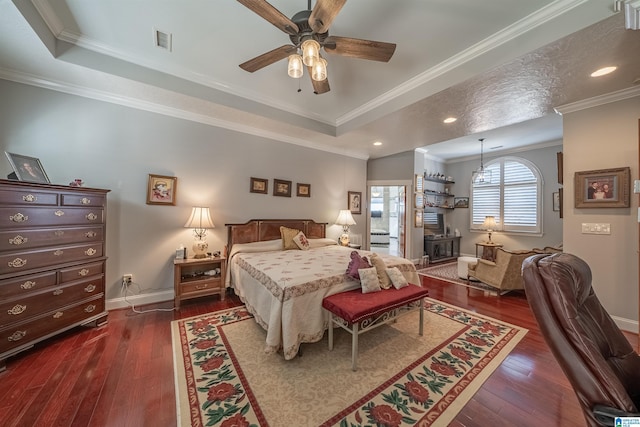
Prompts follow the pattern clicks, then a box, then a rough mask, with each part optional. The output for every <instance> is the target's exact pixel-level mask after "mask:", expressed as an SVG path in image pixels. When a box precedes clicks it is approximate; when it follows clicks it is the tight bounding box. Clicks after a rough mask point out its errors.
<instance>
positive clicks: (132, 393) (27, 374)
mask: <svg viewBox="0 0 640 427" xmlns="http://www.w3.org/2000/svg"><path fill="white" fill-rule="evenodd" d="M423 285H424V286H426V287H428V288H429V289H430V290H431V297H432V298H435V299H438V300H441V301H443V302H447V303H451V304H454V305H457V306H459V307H463V308H466V309H469V310H472V311H475V312H477V313H481V314H485V315H488V316H491V317H494V318H497V319H501V320H503V321H506V322H509V323H512V324H515V325H518V326H522V327H525V328H527V329H529V333H528V334H527V335H526V336H525V338H524V339H523V340H522V341H521V342H520V343H519V344H518V345H517V346H516V348H515V349H514V350H513V351H512V352H511V354H510V355H509V356H508V357H507V359H506V360H505V361H504V362H503V363H502V364H501V366H500V367H499V368H498V369H497V370H496V371H495V372H494V373H493V374H492V375H491V377H490V378H489V379H488V380H487V381H486V382H485V383H484V385H483V386H482V388H481V389H480V390H479V391H478V392H477V393H476V394H475V396H474V397H473V398H472V400H471V401H470V402H469V403H468V404H467V405H466V406H465V407H464V408H463V409H462V411H461V412H460V413H459V414H458V416H457V417H456V419H455V420H454V422H453V423H452V424H451V425H453V426H467V427H471V426H477V427H486V426H495V427H499V426H515V425H517V426H536V427H537V426H563V427H570V426H583V425H584V419H583V417H582V413H581V411H580V408H579V406H578V402H577V399H576V397H575V395H574V393H573V390H572V389H571V387H570V385H569V383H568V381H567V380H566V378H565V377H564V374H563V373H562V371H561V370H560V368H559V366H558V364H557V363H556V361H555V359H554V358H553V356H552V355H551V353H550V351H549V349H548V347H547V345H546V344H545V342H544V340H543V338H542V337H541V335H540V333H539V332H538V328H537V325H536V323H535V320H534V318H533V316H532V314H531V312H530V310H529V307H528V305H527V301H526V299H525V297H524V294H522V293H517V292H516V293H512V294H507V295H505V296H502V297H496V296H495V295H491V294H486V293H485V292H482V291H477V290H469V291H468V290H467V288H465V287H463V286H458V285H453V284H449V283H445V282H440V281H437V280H431V279H425V280H424V282H423ZM236 304H239V301H238V300H237V298H235V297H230V298H227V299H226V300H225V301H224V302H221V301H220V300H219V297H214V298H213V299H208V298H201V299H198V300H192V301H186V302H184V303H183V305H182V309H181V311H180V312H170V311H169V312H149V313H144V314H137V313H133V312H132V311H131V310H128V309H127V310H125V309H123V310H116V311H112V312H110V313H109V322H108V324H107V325H106V326H103V327H101V328H97V329H90V328H87V329H84V328H79V329H75V330H73V331H70V332H68V333H66V334H63V335H61V336H58V337H55V338H52V339H50V340H48V341H46V342H44V343H42V344H39V345H37V346H36V347H35V348H34V349H32V350H29V351H27V352H24V353H21V354H19V355H17V356H15V357H13V358H10V359H9V360H8V361H7V370H6V371H5V372H2V373H0V426H28V427H32V426H47V427H48V426H118V427H122V426H135V427H138V426H155V427H160V426H174V425H175V424H176V405H175V392H174V377H173V357H172V351H171V330H170V322H171V321H172V320H174V319H178V318H186V317H191V316H196V315H199V314H203V313H207V312H210V311H214V310H217V309H221V308H227V307H231V306H234V305H236ZM170 307H172V303H169V302H167V303H163V304H157V305H154V306H145V307H141V308H138V309H141V310H151V309H154V308H170ZM627 336H628V338H629V340H630V341H631V344H632V345H634V346H637V337H636V336H635V335H632V334H628V335H627Z"/></svg>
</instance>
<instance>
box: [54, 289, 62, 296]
mask: <svg viewBox="0 0 640 427" xmlns="http://www.w3.org/2000/svg"><path fill="white" fill-rule="evenodd" d="M63 293H64V291H63V290H62V289H56V290H55V291H53V294H54V295H55V296H58V295H62V294H63Z"/></svg>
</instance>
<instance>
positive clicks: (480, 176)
mask: <svg viewBox="0 0 640 427" xmlns="http://www.w3.org/2000/svg"><path fill="white" fill-rule="evenodd" d="M478 141H480V167H479V168H478V169H476V170H475V171H473V174H472V176H471V180H472V181H473V183H474V184H485V183H487V184H488V183H491V171H489V170H485V168H484V163H483V154H484V138H480V139H479V140H478Z"/></svg>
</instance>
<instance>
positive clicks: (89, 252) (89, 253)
mask: <svg viewBox="0 0 640 427" xmlns="http://www.w3.org/2000/svg"><path fill="white" fill-rule="evenodd" d="M97 252H98V251H96V250H95V249H93V248H89V249H87V250H86V251H84V253H85V255H87V256H93V255H95V254H96V253H97Z"/></svg>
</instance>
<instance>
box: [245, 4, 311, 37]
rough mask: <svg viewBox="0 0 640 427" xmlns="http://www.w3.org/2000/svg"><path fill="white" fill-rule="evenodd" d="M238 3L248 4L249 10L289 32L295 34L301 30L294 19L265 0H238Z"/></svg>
mask: <svg viewBox="0 0 640 427" xmlns="http://www.w3.org/2000/svg"><path fill="white" fill-rule="evenodd" d="M238 3H241V4H242V5H244V6H246V7H247V8H248V9H249V10H251V11H252V12H254V13H256V14H258V15H260V16H261V17H263V18H264V19H266V20H267V21H269V22H271V23H272V24H273V25H275V26H276V27H278V28H279V29H280V30H282V31H284V32H285V33H287V34H292V35H295V34H298V31H300V29H299V28H298V26H297V25H296V24H294V23H293V21H291V20H290V19H289V18H287V17H286V16H284V15H283V14H282V13H281V12H280V11H279V10H278V9H276V8H275V7H273V6H271V5H270V4H269V3H268V2H266V1H265V0H238Z"/></svg>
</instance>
